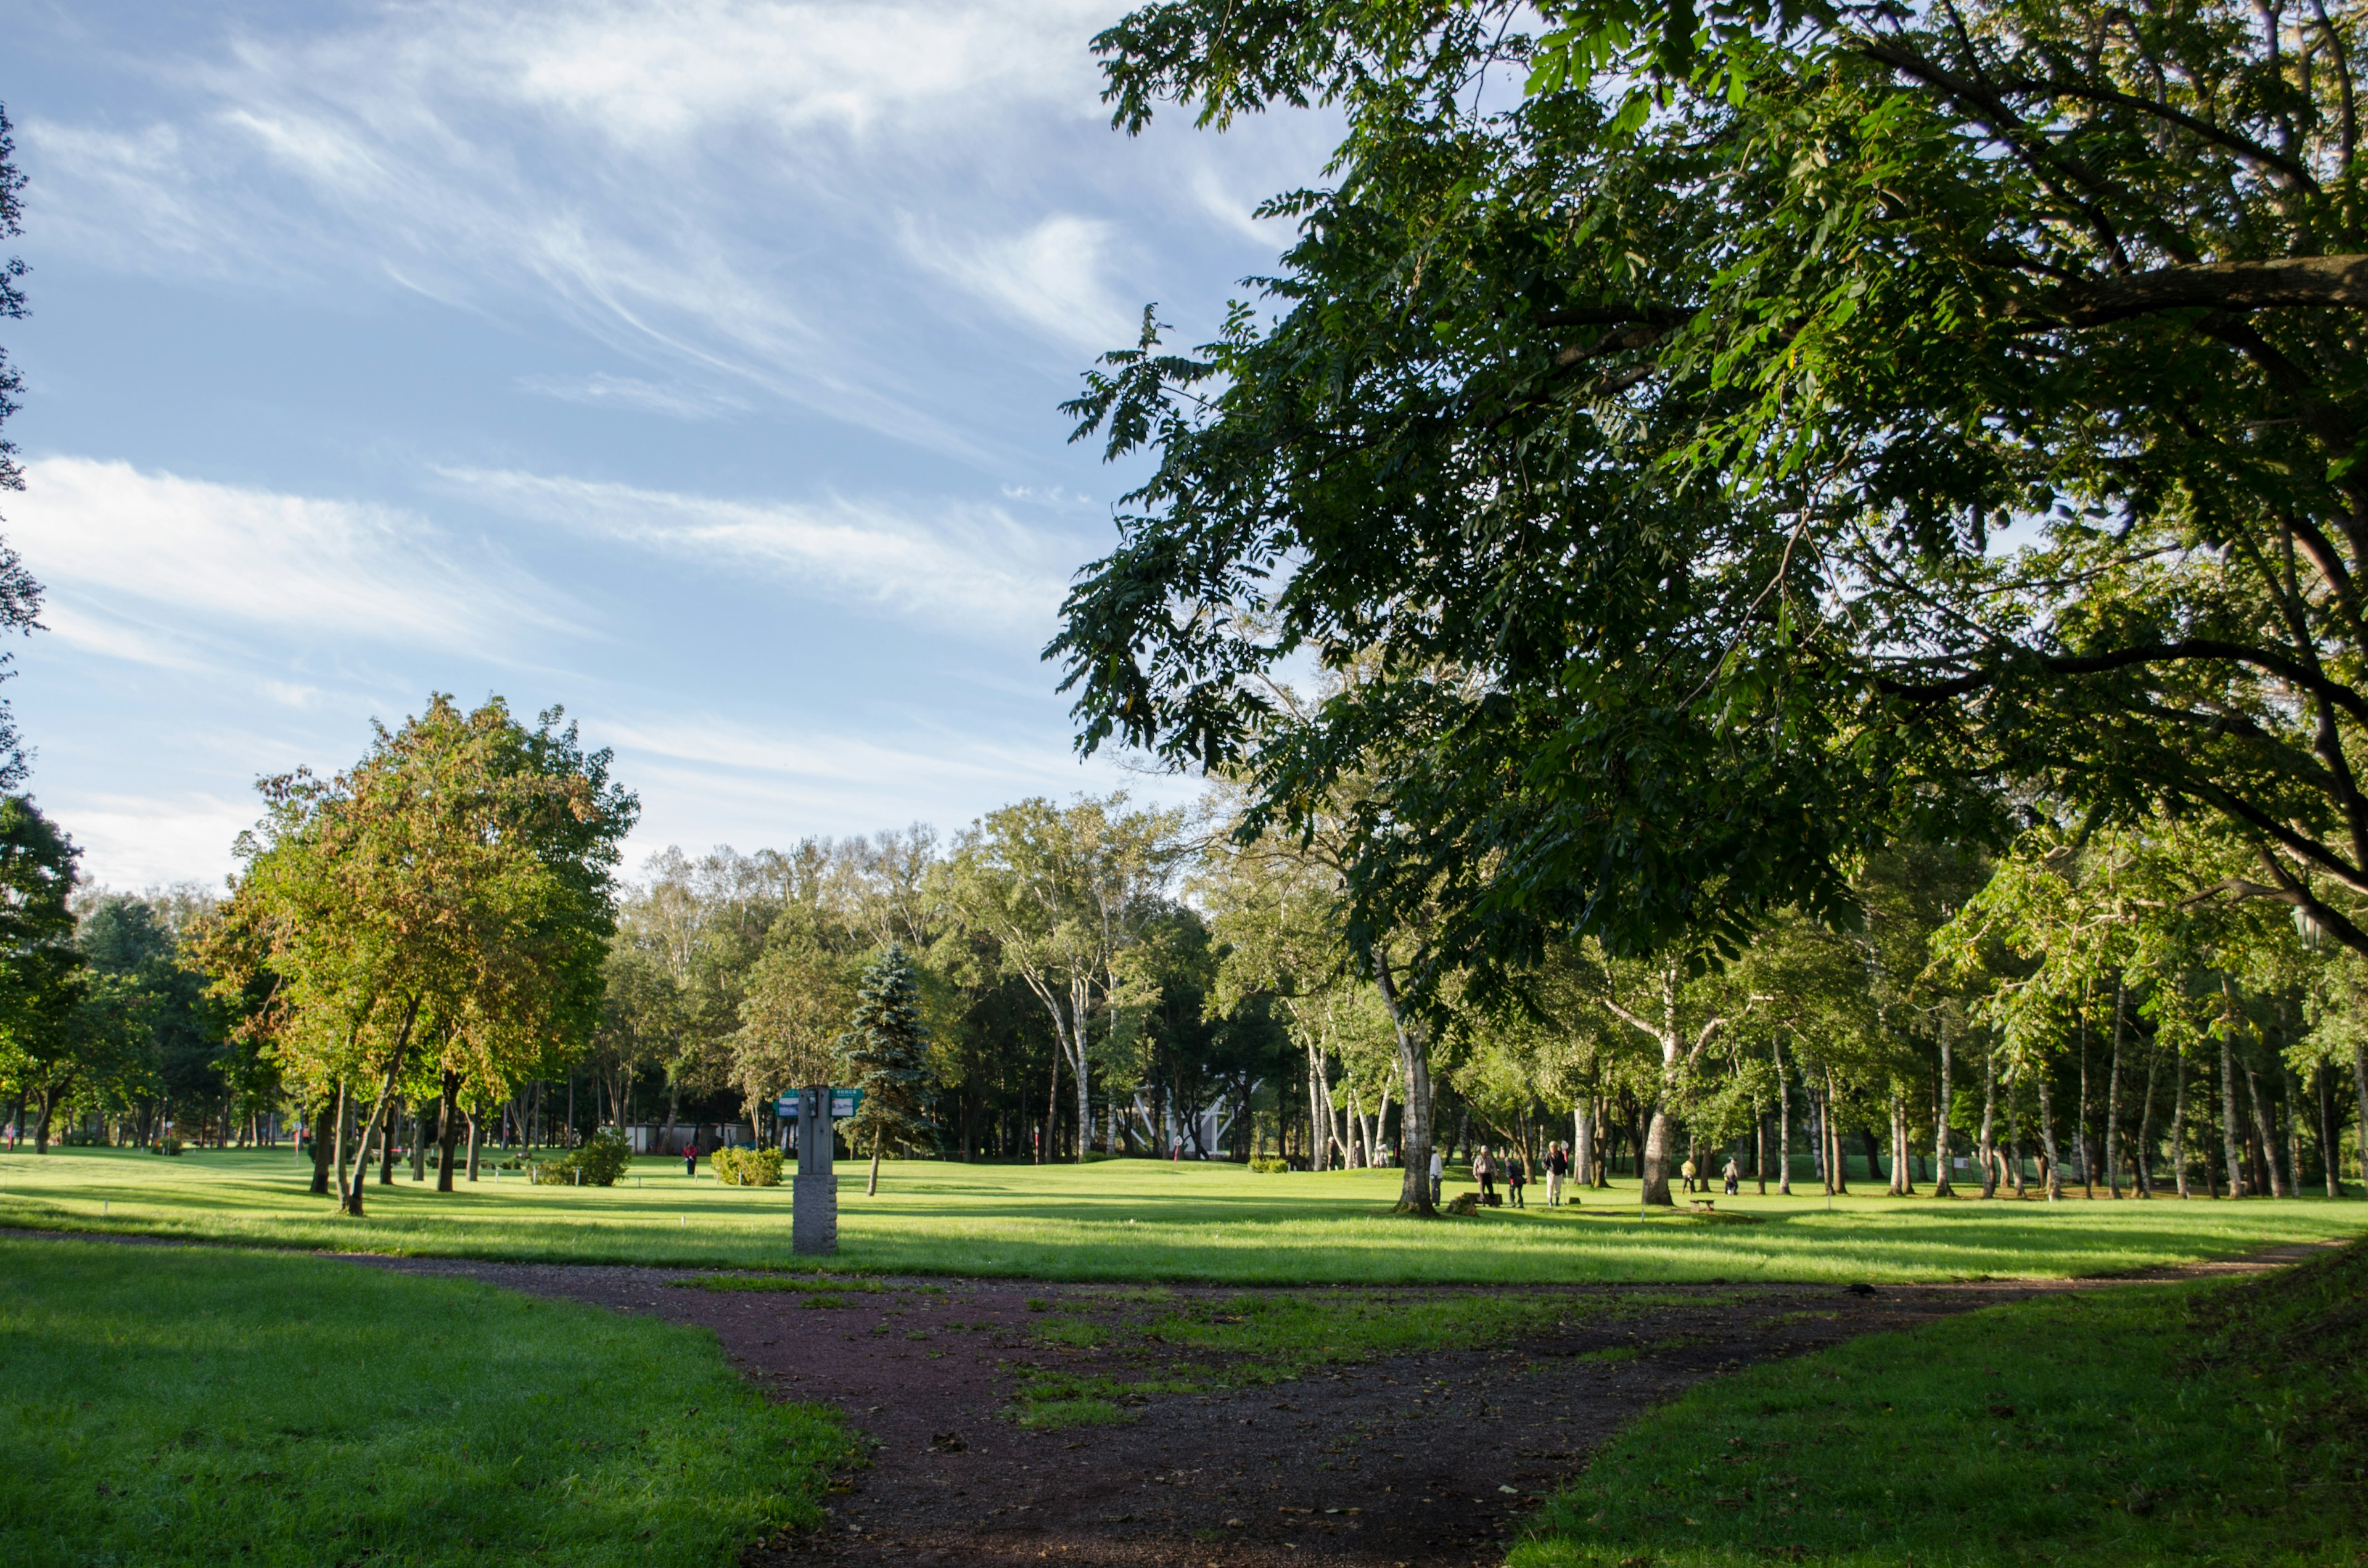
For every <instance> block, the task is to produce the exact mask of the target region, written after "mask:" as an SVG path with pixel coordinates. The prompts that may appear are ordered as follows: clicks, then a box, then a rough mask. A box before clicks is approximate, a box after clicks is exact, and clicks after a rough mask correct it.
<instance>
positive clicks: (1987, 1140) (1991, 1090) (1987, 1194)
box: [1978, 1045, 1998, 1198]
mask: <svg viewBox="0 0 2368 1568" xmlns="http://www.w3.org/2000/svg"><path fill="white" fill-rule="evenodd" d="M1978 1146H1979V1149H1980V1153H1981V1161H1982V1196H1983V1197H1984V1198H1996V1197H1997V1196H1998V1047H1997V1046H1996V1045H1992V1046H1991V1047H1990V1048H1989V1049H1988V1050H1987V1051H1984V1052H1982V1135H1981V1140H1980V1142H1979V1145H1978Z"/></svg>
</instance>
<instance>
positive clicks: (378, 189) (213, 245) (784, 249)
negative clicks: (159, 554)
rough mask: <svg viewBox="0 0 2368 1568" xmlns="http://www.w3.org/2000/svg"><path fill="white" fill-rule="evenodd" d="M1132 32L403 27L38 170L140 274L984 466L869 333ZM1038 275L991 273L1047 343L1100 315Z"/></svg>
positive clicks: (484, 17) (993, 15)
mask: <svg viewBox="0 0 2368 1568" xmlns="http://www.w3.org/2000/svg"><path fill="white" fill-rule="evenodd" d="M1108 15H1109V10H1108V6H1107V5H1106V4H1101V3H1098V0H966V3H965V0H954V3H950V4H943V5H883V4H871V3H867V0H802V3H767V0H672V3H669V4H665V5H661V6H647V5H633V4H623V3H603V0H541V3H539V4H537V3H521V4H508V3H505V4H490V3H485V0H441V3H436V0H430V3H428V4H420V5H403V6H392V5H390V6H383V7H381V8H378V9H375V10H365V11H363V12H361V13H360V14H359V18H358V19H355V20H351V21H347V22H345V23H344V25H337V24H336V23H334V22H333V23H331V24H330V25H329V26H326V27H319V28H306V29H304V30H302V32H299V33H296V34H293V35H291V36H280V37H266V36H262V35H258V34H256V33H251V32H249V33H240V34H236V35H233V38H232V40H231V41H229V42H227V43H226V44H225V45H224V46H223V47H222V49H221V50H220V51H219V52H218V53H216V54H215V55H214V56H213V57H212V58H211V59H207V58H205V57H203V56H202V55H201V56H199V58H197V59H196V60H195V61H191V60H188V59H180V60H176V61H174V62H172V63H170V64H169V65H166V64H165V63H164V62H158V66H159V69H160V70H161V71H162V72H163V73H164V74H166V75H167V76H168V77H169V78H170V79H171V80H172V81H173V82H174V83H175V85H176V87H177V90H178V91H179V92H180V93H181V94H182V95H183V96H184V97H186V99H187V104H186V108H184V109H183V110H182V111H181V112H179V113H177V114H176V115H174V116H172V117H171V118H167V119H158V120H156V121H154V122H153V123H151V124H148V125H145V126H136V127H134V128H132V129H131V130H128V131H127V130H124V129H122V128H120V126H117V125H92V124H75V123H67V122H61V121H59V120H58V119H54V118H50V117H43V116H38V115H37V116H33V117H30V118H28V119H27V121H26V124H25V126H24V140H25V144H26V147H27V149H28V154H29V155H30V156H31V157H32V158H33V159H34V160H35V161H36V163H37V164H38V165H39V176H40V177H39V179H38V180H37V182H36V183H37V187H38V188H37V195H36V200H37V202H38V204H39V206H40V211H41V214H42V218H43V221H44V222H45V223H47V224H48V225H49V227H48V228H47V229H46V230H45V233H48V234H49V235H51V238H52V240H53V241H56V240H63V241H65V242H66V243H70V244H79V245H81V246H83V247H84V248H85V249H86V250H91V251H96V252H97V253H99V254H100V255H102V256H105V257H106V258H107V259H108V261H109V262H110V263H111V264H112V265H116V266H120V267H146V268H152V269H156V270H160V271H167V272H175V273H185V272H186V271H187V270H188V269H189V268H191V267H198V268H201V269H203V270H206V271H209V272H214V273H220V274H234V273H236V272H238V271H239V270H241V269H261V270H263V271H265V272H266V273H268V275H270V276H275V277H277V276H282V275H285V274H286V273H287V272H288V270H289V269H290V268H291V267H293V268H297V269H304V268H308V267H309V268H312V269H314V270H315V271H317V273H318V274H319V275H320V276H321V277H323V278H332V277H351V276H354V275H356V274H358V273H376V274H378V275H380V276H381V277H383V278H387V279H389V280H391V281H393V282H394V283H396V284H397V285H399V286H400V287H403V288H405V289H409V290H416V291H418V292H422V293H425V294H427V295H429V296H431V297H433V298H437V299H439V300H444V301H452V302H456V303H462V304H467V305H469V306H471V307H472V308H477V309H485V310H492V311H495V312H502V313H514V312H518V311H529V312H556V313H558V314H560V315H561V316H563V317H565V318H567V319H569V320H571V321H572V322H574V323H575V324H577V325H578V326H580V327H582V328H584V329H585V330H587V331H589V332H590V333H592V334H594V335H596V336H598V338H600V339H601V340H602V341H605V342H607V343H609V344H610V345H612V346H614V347H618V348H620V349H622V350H624V351H627V352H630V353H632V354H634V355H637V356H639V357H642V358H646V359H648V360H649V361H650V362H652V363H661V364H664V365H666V366H667V367H668V368H669V369H672V370H675V371H677V372H678V373H680V374H686V375H694V376H700V377H705V378H709V379H712V380H713V381H716V382H717V383H718V384H719V385H720V386H722V387H723V388H724V389H726V390H727V391H730V392H742V393H763V394H765V395H768V396H776V397H787V398H790V399H791V400H793V401H796V402H799V403H803V404H805V405H807V406H809V407H813V408H815V409H818V410H820V411H823V412H825V413H826V414H828V415H831V416H833V417H837V418H841V419H845V420H848V421H850V422H853V423H857V424H861V425H866V426H871V427H873V428H876V429H880V430H882V431H883V432H888V433H893V434H895V435H897V436H899V437H903V438H907V439H913V440H917V441H921V442H923V443H927V444H935V445H937V446H939V447H941V448H945V449H961V448H962V447H963V446H964V445H965V443H963V442H962V440H961V439H960V438H959V437H956V436H955V434H954V433H953V430H952V427H951V425H950V424H949V423H948V422H947V421H946V420H945V418H944V417H943V416H942V415H938V414H936V413H934V412H933V410H932V409H931V408H930V406H929V403H930V398H931V396H932V395H933V393H934V391H935V389H934V388H933V386H932V384H931V382H930V381H928V379H927V378H912V379H909V380H908V378H907V375H906V373H905V371H904V369H903V367H904V366H905V365H906V364H908V363H909V362H910V357H909V356H906V355H900V354H896V353H888V354H882V353H878V352H874V351H871V350H873V349H876V347H877V345H876V344H866V343H863V342H861V341H860V339H861V338H862V337H863V336H864V335H863V334H861V333H859V332H856V331H854V330H853V329H852V328H851V326H850V323H852V322H854V321H856V320H859V319H861V318H862V317H864V316H866V315H875V316H882V317H885V316H888V315H890V314H891V313H892V312H887V311H885V310H883V309H882V301H883V298H884V297H885V296H886V295H887V294H889V293H890V292H891V291H892V290H893V286H894V284H895V283H896V282H898V281H900V279H897V278H887V277H883V276H882V272H881V269H880V267H879V266H878V265H877V263H878V261H879V259H880V258H881V256H882V253H893V251H894V243H895V241H894V234H895V229H896V225H897V222H898V219H897V218H896V217H895V214H897V213H900V212H905V211H911V210H941V209H943V208H944V207H946V206H947V205H948V204H949V199H950V196H951V194H952V193H954V192H963V193H967V194H968V195H969V196H970V197H971V198H972V199H977V198H978V197H979V195H980V193H981V192H982V191H983V190H985V189H987V188H991V187H994V186H996V185H997V184H999V183H1001V180H1002V177H1003V176H1001V175H999V174H987V173H986V172H985V171H986V170H987V169H996V170H1000V169H1001V168H1002V167H1003V166H1004V165H1011V166H1014V167H1027V166H1030V165H1034V164H1035V163H1037V162H1038V161H1039V160H1037V159H1035V158H1033V157H1029V156H1020V157H1018V158H1016V159H1015V158H1014V157H1013V156H1012V154H1014V153H1018V152H1019V149H1020V147H1021V146H1022V145H1024V144H1026V143H1027V142H1029V141H1030V139H1031V138H1035V139H1041V138H1042V137H1043V136H1044V134H1045V133H1046V131H1048V130H1050V129H1051V128H1053V127H1064V128H1065V127H1072V126H1075V125H1076V124H1077V123H1078V122H1080V121H1086V122H1088V123H1089V122H1090V121H1092V120H1094V119H1099V107H1098V104H1097V100H1096V97H1095V91H1096V77H1095V73H1094V67H1093V62H1092V61H1091V59H1090V57H1089V56H1088V54H1087V51H1086V49H1085V42H1086V40H1087V38H1088V37H1090V36H1091V34H1092V32H1093V31H1094V30H1095V29H1096V28H1098V27H1099V26H1101V25H1104V24H1105V23H1106V22H1107V20H1108ZM997 142H1001V143H1002V144H1001V145H999V146H998V145H996V143H997ZM983 165H984V167H983ZM1076 233H1086V234H1087V237H1088V238H1091V237H1092V236H1091V234H1090V233H1089V232H1088V231H1086V230H1079V231H1076ZM825 236H826V237H827V239H828V242H829V243H828V244H823V245H818V244H816V243H815V241H816V240H817V239H818V238H824V237H825ZM1050 237H1053V236H1050V235H1047V236H1042V238H1050ZM1010 244H1011V245H1016V246H1018V247H1019V248H1017V249H1014V250H1012V252H1011V254H1010V255H1008V256H1004V257H1001V258H1000V259H997V258H995V257H989V258H987V259H986V260H985V261H984V262H983V263H982V264H981V265H982V267H984V268H985V274H986V275H988V276H989V278H990V282H989V286H990V287H993V288H996V289H997V290H1000V292H1001V293H1002V294H1003V295H1004V296H1005V297H1006V298H1007V299H1008V300H1009V301H1012V304H1013V308H1014V311H1015V315H1016V319H1019V320H1020V321H1022V322H1025V323H1030V324H1039V325H1041V324H1042V323H1043V322H1044V321H1046V320H1047V319H1049V317H1050V312H1052V311H1053V309H1054V307H1053V306H1052V305H1049V304H1047V303H1044V302H1042V296H1043V294H1044V292H1045V290H1047V289H1048V288H1049V289H1051V290H1054V291H1056V292H1061V291H1065V292H1067V293H1068V294H1069V295H1070V296H1071V297H1072V298H1075V297H1076V290H1074V289H1071V288H1069V287H1068V281H1069V280H1064V279H1063V278H1061V277H1060V276H1059V273H1060V269H1061V267H1063V266H1064V265H1066V264H1067V263H1065V262H1064V258H1063V257H1062V256H1056V255H1036V254H1031V253H1030V252H1029V250H1028V248H1027V246H1028V244H1029V242H1028V240H1027V238H1026V237H1023V239H1022V240H1021V241H1019V242H1011V243H1010ZM1007 248H1010V247H1009V246H1007ZM996 277H999V278H1002V279H1003V281H1001V282H1000V283H996V282H994V281H993V278H996ZM902 313H903V314H904V315H905V317H906V318H907V320H908V322H909V318H910V312H902ZM912 325H913V328H914V329H915V330H917V324H912Z"/></svg>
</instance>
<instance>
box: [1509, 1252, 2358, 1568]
mask: <svg viewBox="0 0 2368 1568" xmlns="http://www.w3.org/2000/svg"><path fill="white" fill-rule="evenodd" d="M2363 1296H2368V1258H2363V1257H2362V1256H2361V1253H2360V1249H2359V1248H2356V1247H2355V1248H2353V1249H2350V1251H2349V1253H2348V1254H2347V1255H2346V1257H2345V1259H2344V1260H2342V1261H2340V1262H2339V1260H2336V1259H2329V1260H2327V1261H2326V1262H2325V1263H2324V1264H2318V1265H2313V1266H2310V1267H2307V1268H2305V1269H2298V1270H2294V1271H2291V1272H2289V1273H2285V1274H2282V1275H2277V1276H2271V1277H2269V1278H2265V1279H2262V1280H2260V1281H2257V1282H2251V1283H2247V1284H2241V1285H2237V1286H2233V1287H2232V1286H2228V1285H2218V1286H2193V1285H2183V1286H2161V1285H2156V1286H2128V1287H2123V1288H2120V1289H2116V1290H2098V1291H2084V1292H2080V1293H2078V1294H2070V1295H2064V1296H2056V1297H2050V1298H2044V1299H2041V1300H2038V1301H2027V1302H2021V1303H2018V1304H2014V1305H2009V1306H2000V1307H1994V1308H1991V1309H1988V1310H1987V1311H1985V1312H1976V1313H1970V1314H1967V1315H1966V1316H1964V1317H1961V1318H1953V1319H1948V1320H1944V1321H1942V1322H1940V1323H1937V1324H1930V1325H1928V1326H1926V1327H1922V1328H1918V1329H1917V1330H1914V1331H1912V1332H1909V1333H1905V1334H1892V1335H1871V1336H1868V1337H1866V1338H1863V1339H1858V1340H1853V1341H1851V1342H1850V1343H1848V1344H1845V1345H1842V1346H1837V1347H1835V1348H1833V1349H1830V1350H1827V1351H1823V1352H1820V1353H1818V1354H1816V1355H1814V1356H1808V1357H1804V1358H1800V1359H1798V1360H1793V1361H1784V1362H1775V1363H1769V1364H1765V1365H1761V1366H1759V1367H1755V1368H1752V1369H1748V1370H1745V1371H1743V1372H1739V1373H1736V1375H1734V1376H1732V1377H1728V1378H1723V1379H1720V1380H1718V1381H1714V1382H1712V1383H1707V1384H1704V1385H1702V1386H1701V1387H1699V1388H1697V1389H1696V1390H1694V1391H1693V1392H1691V1393H1689V1394H1687V1395H1685V1396H1683V1397H1682V1398H1680V1399H1679V1400H1678V1401H1676V1402H1675V1403H1671V1404H1668V1405H1666V1406H1664V1407H1662V1408H1661V1409H1659V1410H1656V1411H1655V1412H1653V1413H1651V1414H1650V1415H1646V1416H1645V1417H1644V1418H1642V1419H1641V1420H1639V1421H1638V1422H1636V1423H1635V1424H1634V1426H1630V1427H1629V1428H1628V1429H1627V1430H1626V1431H1625V1432H1623V1433H1622V1436H1621V1437H1619V1438H1617V1439H1616V1440H1615V1441H1614V1442H1613V1443H1612V1444H1611V1447H1610V1448H1608V1449H1605V1450H1604V1451H1602V1452H1601V1453H1599V1454H1598V1455H1597V1456H1596V1457H1595V1458H1594V1460H1592V1461H1591V1462H1590V1463H1589V1465H1588V1470H1587V1471H1586V1473H1585V1474H1584V1475H1583V1476H1581V1477H1580V1478H1579V1479H1578V1480H1577V1482H1576V1483H1574V1484H1573V1485H1572V1486H1571V1487H1570V1489H1569V1490H1567V1491H1566V1492H1565V1493H1563V1494H1561V1495H1560V1496H1558V1497H1556V1498H1555V1499H1554V1502H1553V1503H1552V1504H1551V1505H1550V1506H1548V1507H1547V1508H1546V1509H1545V1510H1544V1512H1543V1514H1542V1515H1541V1516H1540V1517H1539V1518H1538V1519H1537V1520H1536V1521H1535V1523H1534V1524H1533V1526H1532V1528H1531V1539H1529V1540H1526V1541H1524V1542H1523V1543H1522V1544H1521V1545H1520V1546H1519V1547H1518V1548H1516V1550H1515V1551H1514V1552H1513V1554H1512V1556H1511V1558H1510V1560H1509V1565H1508V1568H1618V1565H1619V1564H1622V1563H1627V1564H1634V1563H1638V1562H1650V1563H1652V1564H1654V1565H1655V1568H1758V1565H1759V1564H1762V1563H1765V1562H1770V1561H1788V1562H1822V1563H1833V1564H1848V1565H1850V1568H1907V1565H1909V1564H1914V1565H1916V1568H2020V1565H2021V1564H2026V1563H2031V1562H2079V1563H2084V1564H2089V1565H2093V1568H2138V1565H2140V1564H2156V1563H2163V1562H2196V1563H2226V1564H2238V1563H2243V1564H2260V1565H2265V1568H2266V1565H2278V1564H2295V1565H2300V1564H2303V1563H2314V1564H2323V1563H2333V1562H2356V1561H2361V1560H2362V1557H2361V1553H2362V1550H2363V1548H2368V1534H2363V1528H2362V1527H2363V1523H2368V1517H2363V1511H2362V1510H2363V1500H2368V1449H2363V1446H2362V1444H2361V1443H2360V1441H2359V1440H2358V1439H2357V1437H2355V1436H2354V1434H2355V1433H2356V1431H2357V1429H2358V1426H2359V1424H2360V1419H2361V1417H2362V1415H2363V1414H2368V1365H2363V1363H2362V1356H2361V1351H2362V1341H2363V1338H2364V1337H2368V1335H2363V1333H2362V1326H2361V1325H2362V1323H2363V1321H2368V1313H2363V1312H2362V1309H2361V1307H2360V1306H2359V1302H2360V1301H2362V1299H2363Z"/></svg>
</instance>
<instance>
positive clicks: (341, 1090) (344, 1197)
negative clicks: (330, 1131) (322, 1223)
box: [336, 1075, 354, 1213]
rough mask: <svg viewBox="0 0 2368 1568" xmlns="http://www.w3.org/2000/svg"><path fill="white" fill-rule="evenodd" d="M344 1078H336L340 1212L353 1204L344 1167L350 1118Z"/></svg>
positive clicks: (345, 1210) (338, 1203)
mask: <svg viewBox="0 0 2368 1568" xmlns="http://www.w3.org/2000/svg"><path fill="white" fill-rule="evenodd" d="M346 1099H347V1094H346V1080H345V1079H344V1077H343V1076H342V1075H341V1076H340V1077H339V1078H338V1079H337V1123H336V1126H337V1133H336V1162H337V1210H338V1212H340V1213H351V1212H352V1211H353V1205H354V1197H353V1195H352V1194H351V1193H350V1192H348V1191H347V1187H348V1186H349V1185H350V1184H349V1183H348V1182H347V1179H346V1177H347V1168H346V1124H347V1121H348V1120H350V1118H348V1117H347V1114H346Z"/></svg>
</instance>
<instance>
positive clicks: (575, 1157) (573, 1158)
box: [505, 1130, 633, 1187]
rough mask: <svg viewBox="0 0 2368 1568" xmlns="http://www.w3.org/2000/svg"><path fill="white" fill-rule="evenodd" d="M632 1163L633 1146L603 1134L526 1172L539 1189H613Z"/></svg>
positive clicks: (533, 1165) (598, 1134)
mask: <svg viewBox="0 0 2368 1568" xmlns="http://www.w3.org/2000/svg"><path fill="white" fill-rule="evenodd" d="M632 1163H633V1147H632V1144H630V1143H628V1142H625V1141H624V1139H622V1138H620V1137H619V1136H618V1135H617V1134H616V1133H614V1132H611V1131H606V1130H603V1131H599V1132H596V1133H594V1134H593V1135H592V1138H591V1140H590V1142H586V1143H585V1144H584V1145H583V1146H582V1147H581V1148H575V1149H570V1150H569V1151H568V1152H567V1153H564V1154H560V1155H557V1156H555V1157H554V1158H552V1159H548V1160H538V1161H536V1162H534V1163H533V1164H531V1165H529V1166H528V1167H527V1169H528V1170H529V1171H530V1172H532V1173H533V1176H534V1182H535V1185H536V1186H537V1187H614V1186H616V1185H617V1178H618V1177H619V1176H622V1175H624V1174H625V1167H626V1166H627V1165H632ZM505 1168H507V1167H505Z"/></svg>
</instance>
